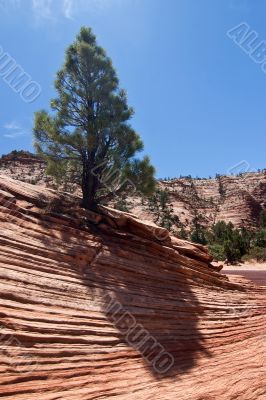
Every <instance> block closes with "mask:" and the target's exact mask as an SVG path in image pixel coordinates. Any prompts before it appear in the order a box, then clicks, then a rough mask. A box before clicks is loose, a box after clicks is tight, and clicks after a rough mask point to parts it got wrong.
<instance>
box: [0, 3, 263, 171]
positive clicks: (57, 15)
mask: <svg viewBox="0 0 266 400" xmlns="http://www.w3.org/2000/svg"><path fill="white" fill-rule="evenodd" d="M265 13H266V3H265V1H263V0H53V1H49V0H42V1H41V0H14V1H12V0H0V33H1V34H0V46H1V48H2V49H3V50H4V51H5V52H6V53H8V54H10V55H11V56H12V57H13V58H14V59H15V60H16V63H17V64H18V65H20V66H21V67H22V68H23V69H24V70H25V71H26V72H27V73H28V74H29V75H30V76H31V77H32V79H33V80H34V81H36V82H38V84H39V85H40V87H41V94H40V96H39V97H38V98H37V99H36V100H35V101H33V102H32V103H26V102H24V101H23V100H22V99H21V97H20V95H19V94H18V93H15V92H14V91H13V90H12V89H11V88H10V87H9V86H8V85H7V84H6V83H5V82H4V81H3V79H2V78H1V77H0V96H1V97H0V98H1V109H0V126H1V130H0V138H1V139H0V140H1V149H0V153H7V152H9V151H11V150H13V149H29V150H31V149H32V133H31V129H32V119H33V113H34V111H37V110H38V109H41V108H46V109H48V108H49V100H50V98H52V97H54V95H55V92H54V88H53V81H54V78H55V72H56V71H57V70H58V69H59V68H60V66H61V64H62V62H63V58H64V51H65V48H66V47H67V46H68V45H69V44H70V43H71V42H72V41H73V40H74V37H75V35H76V34H77V33H78V31H79V28H80V26H81V25H87V26H90V27H92V29H93V31H94V33H95V34H96V36H97V38H98V42H99V44H100V45H102V46H103V47H104V48H105V49H106V50H107V52H108V54H109V56H110V57H111V58H112V59H113V63H114V65H115V67H116V69H117V72H118V75H119V78H120V85H121V87H123V88H125V89H126V90H127V92H128V98H129V103H130V105H132V106H133V107H134V108H135V116H134V118H133V120H132V125H133V126H134V128H135V129H136V130H137V131H138V132H139V133H140V134H141V136H142V138H143V140H144V143H145V153H147V154H149V155H150V157H151V160H152V163H153V164H154V165H155V167H156V169H157V176H159V177H165V176H170V177H174V176H179V174H183V175H187V174H191V175H192V176H209V175H214V174H215V173H216V172H218V173H221V174H224V173H227V172H228V170H230V169H231V168H232V167H234V166H235V165H238V164H239V163H240V164H241V162H242V161H243V160H245V161H246V164H245V165H247V168H249V169H250V170H253V169H257V168H265V167H266V162H265V145H266V73H264V72H263V71H262V69H261V66H260V65H259V64H258V63H255V62H254V61H252V59H251V57H249V55H248V54H247V53H245V52H244V51H243V50H242V49H241V48H240V47H239V46H237V45H236V44H235V43H234V41H233V40H232V39H230V38H229V37H228V36H227V35H226V32H227V31H228V30H229V29H231V28H233V27H235V26H236V25H238V24H240V23H242V22H245V23H246V24H248V25H249V26H250V28H251V29H252V30H254V31H256V32H257V34H258V37H259V38H260V39H261V41H263V40H266V25H265Z"/></svg>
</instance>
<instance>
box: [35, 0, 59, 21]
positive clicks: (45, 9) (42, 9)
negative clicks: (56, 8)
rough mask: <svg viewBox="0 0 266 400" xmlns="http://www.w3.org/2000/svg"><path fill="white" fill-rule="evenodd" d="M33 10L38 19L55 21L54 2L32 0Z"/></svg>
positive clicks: (49, 0) (50, 0)
mask: <svg viewBox="0 0 266 400" xmlns="http://www.w3.org/2000/svg"><path fill="white" fill-rule="evenodd" d="M32 10H33V13H34V15H35V17H36V18H37V19H53V18H54V13H53V10H52V0H32Z"/></svg>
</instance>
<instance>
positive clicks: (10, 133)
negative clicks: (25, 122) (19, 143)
mask: <svg viewBox="0 0 266 400" xmlns="http://www.w3.org/2000/svg"><path fill="white" fill-rule="evenodd" d="M3 128H4V129H5V130H6V133H4V134H3V136H4V137H6V138H9V139H15V138H17V137H20V136H25V135H28V133H29V132H28V131H27V130H26V129H24V128H23V127H22V126H21V124H19V123H18V122H16V121H11V122H7V123H5V124H4V125H3Z"/></svg>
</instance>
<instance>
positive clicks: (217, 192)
mask: <svg viewBox="0 0 266 400" xmlns="http://www.w3.org/2000/svg"><path fill="white" fill-rule="evenodd" d="M45 166H46V165H45V163H44V162H43V161H42V160H41V159H39V158H38V157H37V156H36V155H31V154H30V153H25V152H20V153H19V154H18V155H16V156H14V155H12V153H11V154H9V155H7V156H4V157H2V158H1V159H0V173H1V174H5V175H7V176H10V177H12V178H14V179H18V180H21V181H24V182H29V183H32V184H37V185H40V186H45V187H49V188H53V189H55V188H56V186H55V184H54V182H53V180H52V179H51V177H48V176H46V174H45ZM159 187H160V188H161V189H167V190H168V191H169V194H170V196H169V200H170V203H171V204H172V206H173V212H174V215H175V216H177V217H178V219H179V221H180V222H181V224H182V225H183V226H184V228H185V229H187V230H190V229H191V227H192V221H193V219H194V218H195V217H196V216H201V223H202V224H203V225H205V226H206V227H211V226H212V225H213V224H214V223H216V222H218V221H219V220H220V221H221V220H224V221H225V222H230V221H231V222H232V223H233V224H234V225H235V226H236V227H238V228H240V227H242V226H244V227H246V228H256V227H257V226H258V223H259V216H260V213H261V211H262V210H263V209H265V207H266V170H264V171H261V172H248V173H244V174H241V175H239V176H219V177H217V178H215V179H214V178H213V179H211V178H210V179H193V178H188V177H187V178H179V179H171V180H163V181H159ZM63 189H64V190H70V189H73V185H71V187H69V188H63ZM127 200H128V207H129V209H130V212H132V213H134V214H135V215H137V216H138V217H139V218H140V219H146V220H149V221H154V220H155V219H156V215H154V213H153V212H151V210H150V209H149V207H148V206H147V204H144V203H143V202H142V201H141V199H139V198H134V196H131V197H129V198H128V199H127ZM177 230H178V229H177Z"/></svg>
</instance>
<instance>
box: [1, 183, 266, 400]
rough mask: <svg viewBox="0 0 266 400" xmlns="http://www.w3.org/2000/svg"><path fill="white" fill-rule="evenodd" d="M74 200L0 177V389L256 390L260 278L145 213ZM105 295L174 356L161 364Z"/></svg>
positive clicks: (263, 294) (192, 394)
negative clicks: (218, 262) (220, 260)
mask: <svg viewBox="0 0 266 400" xmlns="http://www.w3.org/2000/svg"><path fill="white" fill-rule="evenodd" d="M75 204H76V202H75V198H74V197H71V196H68V197H66V196H65V197H60V196H59V195H58V194H57V193H56V192H53V191H51V190H48V189H45V188H40V187H38V186H32V185H30V184H27V183H22V182H18V181H14V180H12V179H10V178H7V177H4V176H0V205H1V206H0V226H1V231H0V242H1V247H0V276H1V280H0V293H1V296H0V316H1V326H0V329H1V330H0V347H1V352H0V397H2V398H4V399H7V400H11V399H12V400H35V399H38V400H59V399H64V400H68V399H69V400H70V399H71V400H73V399H74V400H81V399H82V400H88V399H109V398H110V399H111V398H112V399H129V400H130V399H132V400H133V399H134V400H135V399H139V400H140V399H164V400H170V399H180V400H191V399H192V400H211V399H212V400H214V399H215V400H217V399H219V400H220V399H221V400H230V399H231V400H233V399H241V400H258V399H261V400H262V399H265V397H266V359H265V348H266V339H265V334H266V316H265V311H266V288H265V287H264V288H263V287H258V286H255V285H254V284H252V283H250V282H249V281H247V280H244V279H241V278H237V277H230V278H227V277H226V276H224V275H222V274H221V273H220V272H219V271H218V270H217V268H215V266H213V265H212V264H211V258H210V256H209V255H208V254H207V252H206V250H205V248H204V247H202V246H199V245H192V244H190V243H188V242H185V241H182V240H179V239H177V238H174V237H170V236H169V234H168V232H167V231H165V230H164V229H162V228H156V227H155V226H154V225H152V224H151V223H145V222H143V221H140V220H138V219H137V218H134V217H133V216H132V215H130V214H125V213H119V212H117V211H116V212H115V211H114V210H111V209H108V208H102V209H101V210H100V211H99V213H97V214H96V213H92V212H87V211H85V210H81V209H79V208H78V207H77V206H76V205H75ZM107 299H112V301H116V302H117V304H119V305H120V306H121V307H120V309H119V310H118V315H119V314H121V315H123V314H125V313H128V315H129V316H131V317H132V316H133V317H134V319H135V321H136V322H137V324H138V325H139V326H140V327H141V329H145V332H147V334H148V335H149V338H153V339H154V340H155V341H156V343H158V344H160V345H161V346H162V348H163V349H164V351H165V352H167V354H170V355H171V356H172V357H173V361H174V363H173V365H172V366H171V368H170V369H169V370H167V371H166V372H165V373H159V372H160V371H159V372H158V370H156V369H155V368H154V364H152V362H150V360H151V359H152V354H151V357H150V359H147V357H146V356H147V354H146V353H145V352H142V351H141V348H140V346H137V345H136V343H137V342H135V345H134V343H133V342H132V341H131V342H130V341H129V340H128V336H127V334H128V331H127V333H126V330H125V326H124V325H123V324H119V323H117V316H116V319H115V318H114V315H113V314H112V313H110V307H109V308H108V306H109V303H108V300H107ZM145 357H146V358H145Z"/></svg>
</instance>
